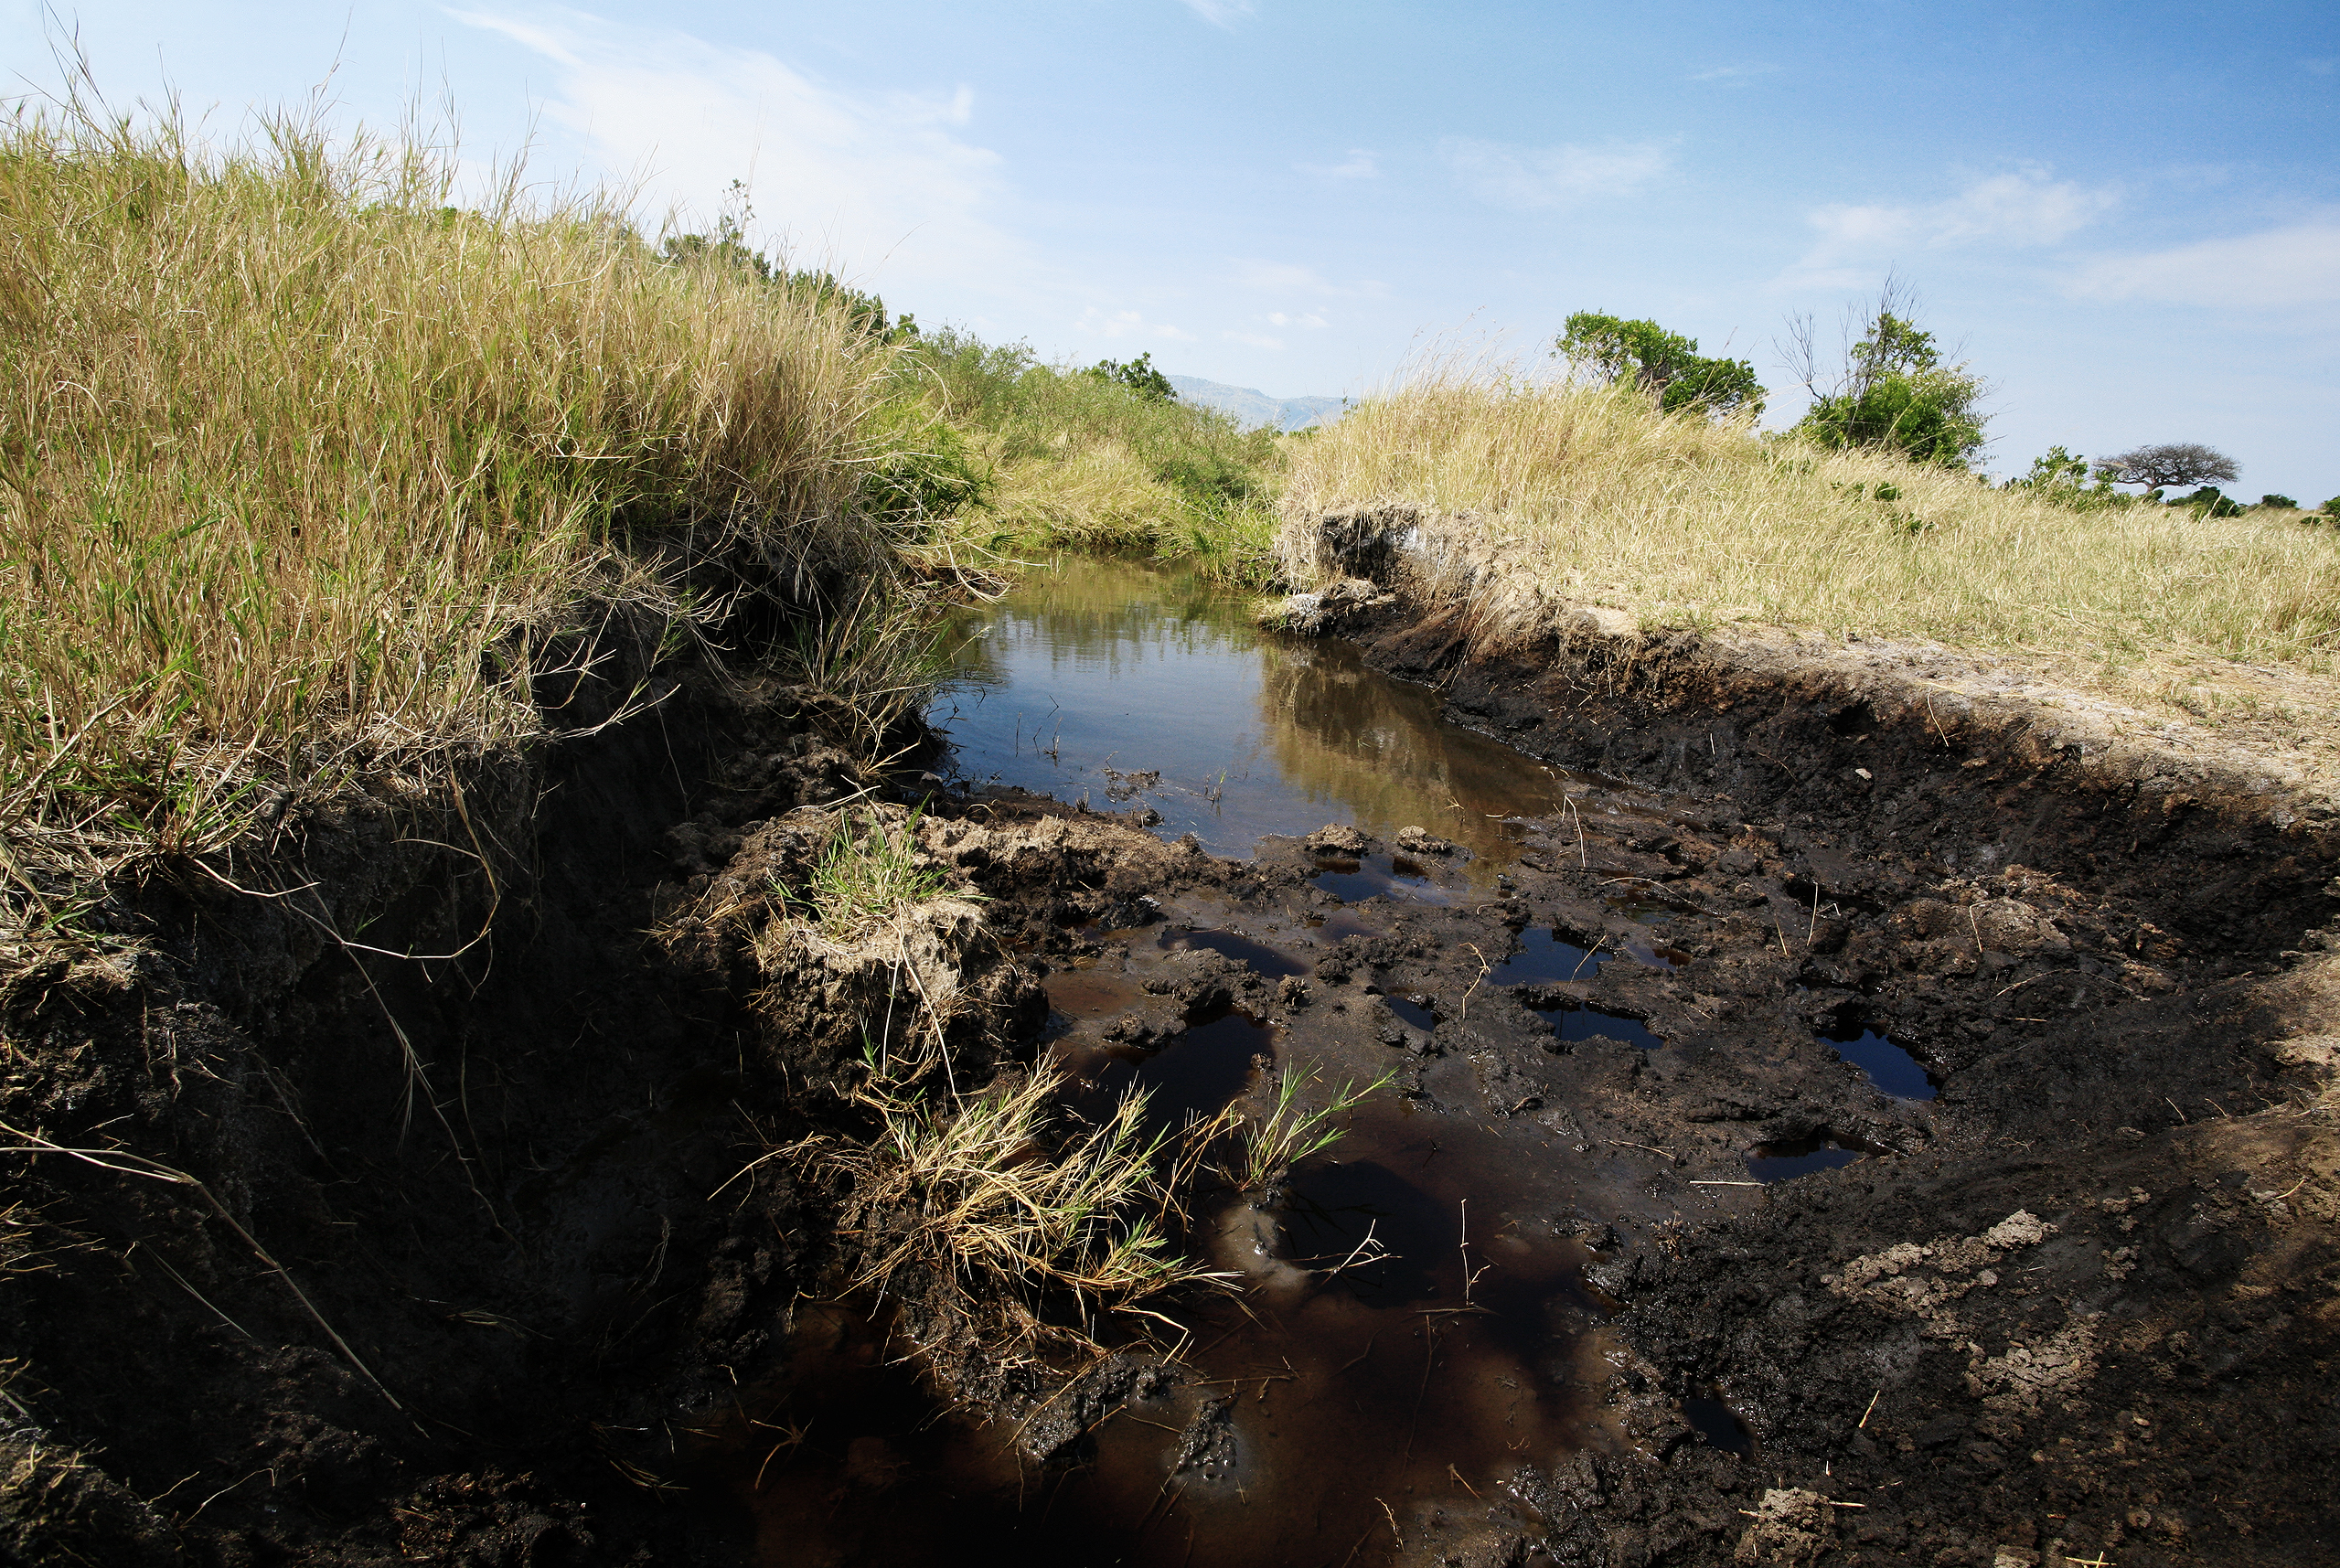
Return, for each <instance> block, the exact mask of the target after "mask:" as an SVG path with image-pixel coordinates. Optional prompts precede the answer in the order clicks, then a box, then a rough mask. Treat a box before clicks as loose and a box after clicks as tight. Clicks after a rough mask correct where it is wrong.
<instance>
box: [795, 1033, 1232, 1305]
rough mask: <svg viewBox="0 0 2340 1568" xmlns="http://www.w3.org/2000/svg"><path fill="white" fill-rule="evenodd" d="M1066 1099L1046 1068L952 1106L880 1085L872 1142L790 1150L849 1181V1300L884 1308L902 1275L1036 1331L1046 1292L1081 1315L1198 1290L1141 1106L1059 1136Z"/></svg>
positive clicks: (1064, 1084) (871, 1097) (1136, 1103)
mask: <svg viewBox="0 0 2340 1568" xmlns="http://www.w3.org/2000/svg"><path fill="white" fill-rule="evenodd" d="M1072 1087H1073V1085H1072V1083H1071V1081H1070V1079H1069V1078H1068V1077H1067V1076H1066V1075H1065V1074H1064V1073H1063V1071H1062V1070H1061V1069H1058V1068H1055V1067H1052V1066H1051V1065H1048V1064H1046V1063H1044V1062H1043V1063H1042V1065H1041V1066H1040V1067H1039V1068H1037V1069H1036V1070H1035V1071H1033V1072H1031V1073H1030V1074H1028V1075H1026V1076H1023V1077H1022V1078H1020V1079H1012V1080H1008V1081H1004V1082H1002V1083H996V1084H994V1085H992V1086H991V1087H990V1088H988V1089H986V1090H984V1091H982V1092H981V1093H975V1094H970V1095H967V1096H952V1097H951V1098H949V1099H948V1100H945V1099H942V1098H940V1097H935V1096H930V1095H922V1094H917V1093H894V1092H893V1090H892V1085H890V1084H889V1083H886V1082H885V1081H884V1080H883V1079H882V1078H880V1077H878V1076H876V1075H875V1074H873V1075H872V1082H871V1085H870V1087H869V1088H868V1089H867V1090H865V1091H864V1095H865V1098H866V1099H867V1101H868V1102H869V1103H870V1104H871V1105H873V1106H874V1107H875V1108H876V1109H877V1111H878V1113H879V1117H880V1130H879V1133H878V1136H875V1137H874V1138H872V1139H871V1140H869V1141H867V1142H853V1141H849V1140H844V1139H822V1140H818V1141H817V1142H813V1143H808V1144H807V1145H805V1146H801V1147H799V1148H798V1149H797V1150H796V1151H795V1152H796V1154H797V1155H798V1156H799V1157H801V1158H804V1159H806V1160H807V1161H808V1162H809V1163H811V1164H812V1165H813V1166H814V1167H816V1168H826V1169H828V1170H830V1171H833V1172H835V1173H837V1174H839V1175H841V1176H843V1177H845V1178H847V1179H848V1180H849V1183H850V1185H849V1189H848V1192H849V1196H848V1199H847V1203H846V1209H845V1212H844V1214H843V1215H842V1216H841V1218H840V1222H839V1228H840V1230H841V1231H843V1232H846V1233H848V1234H850V1235H855V1236H858V1237H860V1239H861V1244H860V1247H859V1249H858V1252H859V1261H858V1263H857V1265H856V1267H855V1272H854V1274H853V1276H852V1281H851V1283H852V1285H853V1287H854V1288H857V1289H860V1288H871V1289H875V1290H876V1291H878V1292H879V1293H880V1294H881V1295H883V1294H885V1293H886V1292H888V1291H889V1290H897V1289H899V1288H900V1286H901V1285H903V1283H906V1280H905V1275H904V1271H905V1270H908V1271H910V1272H911V1275H914V1276H915V1277H917V1278H918V1279H920V1280H921V1281H922V1282H924V1281H931V1280H945V1281H948V1282H950V1284H951V1285H952V1286H953V1287H955V1289H956V1292H957V1293H958V1295H959V1297H960V1299H961V1300H962V1301H965V1300H967V1299H970V1298H971V1299H975V1300H980V1301H985V1302H998V1301H1014V1302H1017V1303H1019V1304H1020V1307H1021V1308H1022V1311H1021V1314H1020V1323H1019V1324H1018V1327H1019V1328H1021V1329H1023V1330H1025V1331H1029V1330H1031V1329H1032V1328H1036V1327H1037V1326H1038V1324H1039V1322H1040V1318H1039V1316H1038V1314H1039V1312H1040V1310H1041V1308H1042V1306H1043V1301H1042V1297H1043V1296H1046V1295H1049V1294H1051V1293H1062V1292H1069V1293H1070V1294H1071V1295H1072V1296H1073V1297H1074V1299H1075V1300H1076V1301H1077V1302H1078V1303H1079V1304H1080V1306H1081V1308H1082V1312H1083V1316H1087V1315H1088V1314H1089V1313H1092V1312H1094V1311H1096V1310H1099V1309H1103V1310H1116V1309H1125V1308H1127V1307H1133V1306H1135V1304H1136V1303H1137V1302H1138V1301H1140V1300H1142V1299H1143V1298H1144V1297H1146V1296H1151V1295H1153V1294H1155V1293H1157V1292H1159V1291H1161V1290H1164V1289H1167V1288H1169V1287H1170V1286H1171V1285H1177V1284H1180V1283H1181V1282H1184V1281H1188V1280H1192V1279H1197V1278H1200V1277H1202V1271H1201V1270H1200V1268H1199V1267H1198V1266H1197V1265H1195V1264H1191V1263H1190V1262H1188V1261H1186V1260H1184V1259H1181V1258H1180V1257H1179V1256H1178V1255H1177V1254H1176V1252H1175V1250H1174V1249H1173V1248H1172V1247H1171V1245H1170V1238H1169V1236H1168V1234H1167V1232H1166V1231H1165V1229H1164V1227H1163V1223H1162V1221H1161V1216H1162V1214H1163V1213H1164V1211H1165V1210H1166V1209H1167V1206H1168V1204H1169V1201H1170V1194H1169V1192H1168V1190H1167V1189H1166V1188H1165V1186H1164V1183H1163V1181H1162V1179H1161V1174H1160V1170H1159V1164H1160V1159H1159V1157H1160V1154H1161V1148H1162V1139H1161V1138H1160V1137H1159V1136H1156V1137H1149V1136H1146V1133H1145V1130H1144V1115H1145V1101H1144V1099H1143V1097H1142V1096H1139V1095H1135V1094H1133V1095H1130V1096H1128V1097H1127V1098H1125V1099H1123V1100H1122V1101H1120V1102H1119V1103H1118V1104H1117V1106H1116V1108H1115V1110H1114V1112H1113V1114H1112V1115H1110V1116H1108V1117H1106V1120H1104V1121H1103V1122H1101V1123H1099V1124H1097V1125H1094V1126H1090V1127H1088V1128H1086V1129H1085V1130H1080V1131H1075V1132H1074V1133H1072V1134H1071V1135H1070V1136H1061V1134H1060V1128H1061V1125H1062V1123H1063V1110H1062V1105H1063V1100H1064V1098H1065V1096H1066V1094H1067V1093H1069V1092H1070V1090H1071V1089H1072ZM970 1291H971V1296H970Z"/></svg>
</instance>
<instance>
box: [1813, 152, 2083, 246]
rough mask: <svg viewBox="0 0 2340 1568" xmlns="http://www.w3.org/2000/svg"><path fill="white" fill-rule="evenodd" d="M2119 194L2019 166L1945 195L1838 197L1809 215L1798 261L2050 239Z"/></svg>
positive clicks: (2062, 236) (2080, 224)
mask: <svg viewBox="0 0 2340 1568" xmlns="http://www.w3.org/2000/svg"><path fill="white" fill-rule="evenodd" d="M2120 198H2121V193H2120V192H2119V190H2118V189H2116V188H2114V187H2110V186H2107V187H2096V188H2089V187H2084V186H2080V185H2076V184H2074V183H2073V182H2071V181H2069V180H2051V179H2050V178H2048V177H2047V171H2046V170H2045V169H2025V170H2023V171H2021V172H2018V173H2014V174H2004V175H1992V176H1987V177H1985V178H1982V179H1977V180H1974V181H1972V182H1971V183H1970V184H1969V185H1968V186H1967V187H1966V188H1965V189H1964V190H1962V191H1961V192H1959V193H1958V195H1956V196H1954V197H1950V198H1949V199H1948V200H1945V201H1936V202H1928V203H1923V204H1918V205H1909V206H1897V205H1889V204H1883V203H1873V204H1868V205H1861V206H1854V205H1849V204H1844V203H1836V204H1832V205H1831V206H1827V207H1822V208H1817V209H1816V210H1814V211H1813V212H1812V213H1811V226H1812V227H1813V228H1814V229H1818V230H1819V231H1820V239H1819V240H1818V242H1817V243H1816V244H1815V245H1814V246H1813V247H1812V249H1811V251H1810V252H1808V253H1807V254H1806V255H1805V257H1804V258H1803V260H1802V261H1800V262H1799V263H1798V266H1799V268H1800V269H1802V270H1818V269H1823V268H1827V267H1831V266H1835V265H1839V264H1841V263H1843V262H1846V261H1870V260H1877V259H1881V258H1885V257H1889V256H1891V255H1893V254H1895V253H1896V252H1897V251H1907V250H1910V249H1912V248H1925V249H1934V248H1939V247H1943V246H1952V245H1968V244H1977V243H1985V242H1988V243H1993V244H1999V245H2015V246H2032V245H2053V244H2055V243H2056V242H2057V241H2058V240H2064V239H2066V238H2068V236H2070V235H2072V234H2074V233H2076V232H2078V230H2079V229H2083V228H2086V227H2087V226H2088V225H2089V224H2090V223H2092V222H2094V221H2095V220H2096V219H2098V218H2099V217H2100V216H2101V215H2102V214H2104V213H2105V212H2107V211H2109V210H2110V208H2112V207H2113V206H2114V205H2115V204H2116V203H2117V202H2118V201H2119V200H2120Z"/></svg>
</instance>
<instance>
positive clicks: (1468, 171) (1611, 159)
mask: <svg viewBox="0 0 2340 1568" xmlns="http://www.w3.org/2000/svg"><path fill="white" fill-rule="evenodd" d="M1438 151H1439V152H1440V153H1441V154H1442V155H1445V157H1446V160H1447V162H1448V163H1449V164H1451V165H1453V166H1454V170H1455V173H1456V174H1458V175H1459V176H1462V183H1463V187H1464V188H1466V189H1467V190H1469V192H1470V193H1471V194H1472V195H1473V196H1476V197H1479V198H1480V199H1481V200H1483V201H1491V202H1493V203H1494V204H1495V205H1496V206H1498V207H1508V208H1514V209H1516V210H1518V211H1523V212H1533V211H1538V210H1542V209H1544V208H1555V207H1565V206H1568V205H1570V204H1572V203H1575V202H1577V201H1581V200H1584V199H1586V198H1587V197H1602V196H1627V195H1630V194H1631V193H1632V192H1633V191H1635V190H1638V189H1640V187H1643V186H1645V185H1647V184H1649V183H1650V182H1651V180H1653V179H1655V178H1656V177H1657V176H1660V175H1662V174H1663V173H1664V172H1665V170H1666V165H1668V164H1669V163H1671V162H1672V148H1671V147H1670V146H1669V145H1668V144H1665V143H1662V142H1612V143H1608V144H1605V145H1602V146H1597V147H1579V146H1576V145H1573V144H1569V145H1562V146H1557V147H1519V146H1513V145H1511V144H1508V143H1503V142H1475V141H1469V140H1467V139H1463V138H1450V139H1448V141H1445V142H1442V143H1440V144H1439V146H1438Z"/></svg>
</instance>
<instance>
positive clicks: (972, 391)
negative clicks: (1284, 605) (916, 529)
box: [895, 328, 1285, 582]
mask: <svg viewBox="0 0 2340 1568" xmlns="http://www.w3.org/2000/svg"><path fill="white" fill-rule="evenodd" d="M895 374H896V378H897V383H898V384H901V385H905V386H907V387H910V388H912V389H915V391H916V394H917V395H919V396H921V397H923V398H924V399H925V400H927V402H928V405H929V406H930V407H931V408H932V409H933V410H934V411H935V413H936V415H937V416H938V417H940V418H943V419H946V420H947V421H949V422H950V423H951V425H952V426H953V427H954V428H955V429H956V430H958V431H960V432H964V433H965V437H966V439H967V441H968V442H969V443H971V444H972V447H973V449H974V452H975V453H976V454H977V455H978V457H979V461H980V463H981V464H982V465H983V466H984V468H985V470H986V474H987V481H988V482H987V483H986V485H984V486H983V487H982V496H983V500H982V502H981V504H980V505H978V506H970V507H962V508H960V509H959V510H958V511H957V512H956V513H955V514H954V515H953V516H951V517H949V518H947V519H946V520H945V521H944V523H943V524H942V526H941V527H940V528H938V529H937V531H936V534H935V539H934V541H933V543H932V544H930V545H929V547H928V548H929V549H934V550H938V551H943V552H952V553H959V554H960V558H961V559H965V558H966V556H967V555H971V556H972V557H973V558H974V559H976V560H982V559H987V558H991V557H1000V556H1015V555H1018V554H1022V553H1042V552H1047V551H1052V550H1062V549H1083V550H1094V551H1099V552H1106V553H1141V554H1147V555H1153V556H1159V557H1178V558H1183V559H1187V560H1191V561H1192V562H1193V563H1194V565H1195V566H1196V567H1197V569H1199V570H1201V571H1204V572H1206V573H1208V574H1209V575H1212V576H1215V577H1218V578H1221V579H1223V580H1224V581H1238V582H1250V581H1262V580H1264V579H1265V578H1266V576H1268V575H1269V574H1270V573H1271V572H1272V571H1273V570H1274V565H1275V558H1274V552H1273V549H1272V541H1273V537H1274V533H1275V528H1276V516H1275V509H1274V508H1275V489H1276V485H1277V477H1278V475H1279V473H1280V470H1281V467H1282V464H1283V453H1284V449H1285V443H1284V439H1283V438H1282V437H1279V436H1278V435H1277V433H1276V432H1272V431H1265V430H1261V431H1244V430H1240V429H1238V428H1237V427H1236V425H1235V422H1234V421H1233V420H1232V419H1230V418H1228V417H1227V416H1226V415H1225V414H1223V413H1221V412H1219V411H1217V410H1214V409H1206V408H1202V407H1199V406H1196V405H1194V404H1190V403H1181V402H1179V401H1176V400H1170V399H1160V398H1153V397H1149V396H1147V395H1145V394H1144V393H1141V392H1139V391H1138V390H1135V389H1132V388H1129V387H1127V386H1124V385H1121V384H1119V383H1117V382H1115V381H1112V380H1108V379H1103V378H1100V377H1097V376H1094V375H1091V374H1089V373H1088V372H1086V371H1084V370H1076V369H1072V368H1067V367H1063V366H1052V365H1045V364H1042V363H1041V361H1040V360H1039V358H1038V357H1036V356H1035V355H1034V354H1033V353H1032V351H1031V349H1030V348H1029V347H1025V346H1023V345H1021V344H1010V345H1007V346H997V345H987V344H984V343H982V342H979V341H978V340H977V339H976V338H974V337H972V336H967V335H966V334H963V333H959V332H956V331H953V330H950V329H947V328H946V329H944V330H942V331H939V332H935V333H931V334H929V335H928V336H926V337H925V338H924V340H923V341H922V342H920V343H918V344H917V345H915V346H914V347H912V348H911V349H909V350H908V351H907V352H906V353H905V354H904V356H903V360H902V362H901V364H900V365H899V366H898V367H897V369H896V372H895ZM960 552H964V553H960Z"/></svg>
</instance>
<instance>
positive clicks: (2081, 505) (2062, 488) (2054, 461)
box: [2001, 446, 2137, 512]
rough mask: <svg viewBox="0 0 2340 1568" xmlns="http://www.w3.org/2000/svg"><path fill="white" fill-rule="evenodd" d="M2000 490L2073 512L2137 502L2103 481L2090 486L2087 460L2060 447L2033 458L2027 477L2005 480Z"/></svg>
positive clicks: (2131, 504) (2124, 505) (2132, 497)
mask: <svg viewBox="0 0 2340 1568" xmlns="http://www.w3.org/2000/svg"><path fill="white" fill-rule="evenodd" d="M2001 488H2002V489H2007V490H2028V491H2030V492H2031V493H2032V494H2033V495H2034V496H2037V497H2038V498H2039V499H2041V500H2043V501H2049V502H2053V503H2054V504H2055V505H2057V506H2058V507H2071V508H2072V510H2074V511H2076V512H2088V511H2098V510H2101V509H2103V508H2105V507H2127V506H2133V505H2135V504H2136V499H2137V498H2136V497H2135V496H2124V495H2122V494H2121V492H2120V491H2118V490H2115V489H2114V488H2113V487H2112V486H2111V485H2110V484H2109V483H2107V482H2106V481H2104V480H2102V479H2100V480H2098V481H2097V482H2096V483H2095V484H2093V485H2091V484H2089V460H2088V459H2087V458H2085V457H2082V456H2079V455H2078V454H2077V453H2070V452H2067V451H2066V450H2065V449H2064V448H2062V447H2061V446H2051V447H2049V448H2048V449H2047V451H2046V453H2045V454H2043V455H2041V456H2038V457H2035V458H2033V459H2032V460H2031V472H2030V473H2028V474H2025V475H2022V476H2021V477H2020V478H2015V479H2010V480H2008V481H2007V482H2006V484H2005V485H2002V486H2001Z"/></svg>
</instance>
